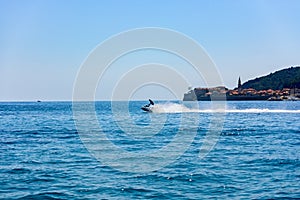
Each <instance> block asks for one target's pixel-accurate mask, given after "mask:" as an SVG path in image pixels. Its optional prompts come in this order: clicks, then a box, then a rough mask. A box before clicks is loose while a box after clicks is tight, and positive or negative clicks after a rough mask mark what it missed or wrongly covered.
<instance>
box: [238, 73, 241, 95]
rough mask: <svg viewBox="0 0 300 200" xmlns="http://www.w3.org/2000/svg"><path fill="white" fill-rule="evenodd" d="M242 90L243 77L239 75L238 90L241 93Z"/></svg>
mask: <svg viewBox="0 0 300 200" xmlns="http://www.w3.org/2000/svg"><path fill="white" fill-rule="evenodd" d="M241 91H242V82H241V77H239V80H238V92H239V94H240V93H241Z"/></svg>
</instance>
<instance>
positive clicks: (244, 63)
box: [0, 0, 300, 101]
mask: <svg viewBox="0 0 300 200" xmlns="http://www.w3.org/2000/svg"><path fill="white" fill-rule="evenodd" d="M299 9H300V2H299V1H296V0H287V1H279V0H278V1H276V0H275V1H271V0H269V1H260V0H254V1H250V0H249V1H225V0H223V1H188V2H184V1H163V2H161V1H157V0H155V1H126V2H119V1H115V0H113V1H109V2H101V1H88V2H85V1H70V0H67V1H34V0H28V1H16V0H13V1H0V28H1V32H0V44H1V45H0V91H1V92H0V101H24V100H28V101H36V100H38V99H39V100H72V93H73V85H74V81H75V79H76V76H77V73H78V71H79V69H80V66H81V64H82V63H83V62H84V60H85V59H86V58H87V56H88V55H89V53H90V52H91V51H92V50H93V49H94V48H95V47H96V46H97V45H99V44H100V43H101V42H103V41H105V40H106V39H108V38H110V37H111V36H113V35H116V34H118V33H120V32H124V31H127V30H131V29H136V28H144V27H161V28H167V29H171V30H175V31H178V32H180V33H183V34H185V35H187V36H189V37H191V38H192V39H194V40H195V41H196V42H197V43H198V44H200V45H201V46H202V47H203V48H204V49H205V50H206V52H207V53H208V55H209V56H210V57H211V59H212V60H213V61H214V62H215V64H216V66H217V69H218V71H219V73H220V74H221V76H222V79H223V82H224V85H225V86H226V87H228V88H234V87H236V85H237V80H238V77H241V79H242V82H245V81H247V80H249V79H253V78H255V77H258V76H263V75H267V74H269V73H271V72H275V71H278V70H280V69H284V68H288V67H291V66H299V65H300V62H299V55H300V52H299V51H300V50H299V46H300V38H299V35H300V21H299V19H300V13H299V12H298V11H299ZM139 55H140V56H141V57H144V58H145V59H146V60H147V61H149V62H150V61H151V59H152V60H154V61H157V60H158V61H161V60H164V59H169V58H170V60H172V61H169V63H170V64H172V67H174V69H175V70H179V71H180V70H182V68H183V66H184V63H181V62H180V61H177V60H176V58H173V57H170V56H168V55H167V56H165V57H163V58H162V55H161V54H160V55H155V54H153V53H151V52H149V51H148V52H144V53H142V54H138V53H137V55H135V56H139ZM150 55H151V56H150ZM132 58H136V57H132ZM121 61H122V60H121ZM125 61H126V60H124V63H125ZM124 63H121V62H120V63H119V64H118V63H116V67H115V68H113V69H111V71H110V73H108V74H107V77H106V82H105V84H107V85H109V84H110V83H111V82H110V80H112V79H114V75H115V74H119V75H122V74H121V73H122V70H121V68H122V67H123V64H124ZM127 64H130V62H128V63H127ZM124 65H125V64H124ZM186 76H187V77H190V82H191V86H192V87H201V86H205V85H203V84H204V83H203V80H199V79H198V78H197V77H195V76H193V72H192V71H191V70H189V69H187V70H186ZM110 89H111V88H110V87H104V88H103V90H100V91H97V95H96V99H97V100H102V99H104V100H105V99H109V98H110V96H109V95H110V91H109V90H110ZM166 91H167V90H166V89H163V88H160V87H156V86H149V87H145V88H144V90H140V91H137V92H136V93H135V94H134V96H133V97H134V98H135V99H148V98H149V97H151V98H157V99H173V98H174V96H173V95H172V93H170V92H166ZM182 95H183V94H182Z"/></svg>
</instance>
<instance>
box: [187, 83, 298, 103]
mask: <svg viewBox="0 0 300 200" xmlns="http://www.w3.org/2000/svg"><path fill="white" fill-rule="evenodd" d="M211 100H228V101H239V100H247V101H249V100H268V101H297V100H300V89H299V88H296V87H293V88H283V89H281V90H272V89H264V90H256V89H253V88H246V89H243V88H242V84H241V79H240V78H239V79H238V87H237V88H235V89H228V88H226V87H225V86H219V87H214V88H194V89H190V90H189V91H188V92H187V93H185V94H184V97H183V101H211Z"/></svg>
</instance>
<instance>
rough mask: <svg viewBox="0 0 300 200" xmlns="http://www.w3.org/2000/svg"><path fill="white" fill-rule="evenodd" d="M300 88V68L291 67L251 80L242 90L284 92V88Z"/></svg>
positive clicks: (243, 85)
mask: <svg viewBox="0 0 300 200" xmlns="http://www.w3.org/2000/svg"><path fill="white" fill-rule="evenodd" d="M293 87H296V88H300V67H290V68H288V69H283V70H279V71H276V72H274V73H270V74H269V75H267V76H262V77H259V78H255V79H252V80H249V81H247V82H245V83H244V84H242V89H248V88H254V89H256V90H266V89H272V90H282V89H283V88H293Z"/></svg>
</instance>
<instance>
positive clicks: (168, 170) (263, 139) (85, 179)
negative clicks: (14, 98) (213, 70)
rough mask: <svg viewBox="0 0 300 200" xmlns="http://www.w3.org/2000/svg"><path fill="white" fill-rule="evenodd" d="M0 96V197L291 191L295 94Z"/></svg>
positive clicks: (299, 190) (270, 195)
mask: <svg viewBox="0 0 300 200" xmlns="http://www.w3.org/2000/svg"><path fill="white" fill-rule="evenodd" d="M147 103H148V102H147V101H130V102H125V101H120V102H110V101H97V102H76V103H72V102H71V101H70V102H1V103H0V136H1V137H0V198H1V199H297V198H298V199H299V198H300V120H299V119H300V102H299V101H282V102H270V101H230V102H223V103H221V104H220V103H216V106H215V105H213V102H181V101H156V102H155V105H154V110H153V112H152V113H148V112H144V111H142V110H141V109H140V108H141V106H143V105H145V104H147Z"/></svg>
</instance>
